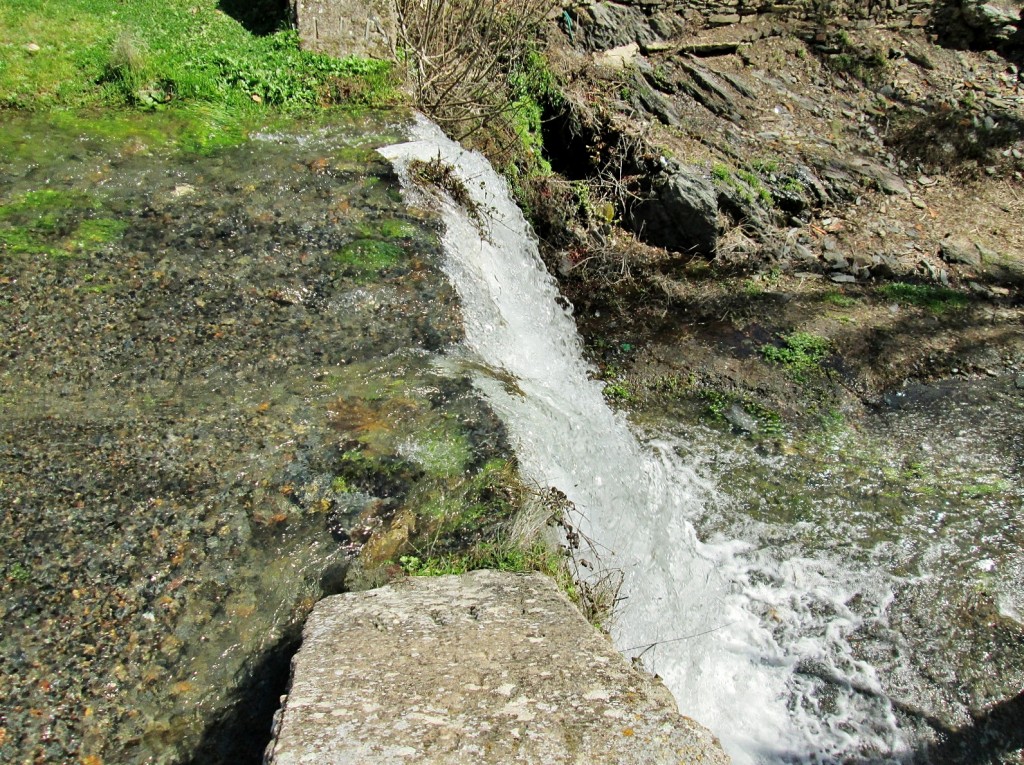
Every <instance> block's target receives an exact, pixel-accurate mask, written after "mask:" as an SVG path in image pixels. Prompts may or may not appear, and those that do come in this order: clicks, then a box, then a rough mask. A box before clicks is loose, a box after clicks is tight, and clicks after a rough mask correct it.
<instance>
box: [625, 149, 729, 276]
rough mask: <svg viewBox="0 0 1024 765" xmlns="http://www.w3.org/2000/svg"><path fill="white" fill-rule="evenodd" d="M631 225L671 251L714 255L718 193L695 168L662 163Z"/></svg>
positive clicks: (651, 240) (635, 208)
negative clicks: (660, 170)
mask: <svg viewBox="0 0 1024 765" xmlns="http://www.w3.org/2000/svg"><path fill="white" fill-rule="evenodd" d="M630 218H631V225H632V228H633V230H634V231H636V232H637V233H638V234H639V235H640V237H641V238H643V239H644V240H645V241H647V242H650V243H651V244H654V245H658V246H659V247H665V248H667V249H669V250H673V251H675V252H685V253H691V252H692V253H697V254H700V255H708V256H711V255H714V254H715V244H716V242H717V239H718V193H717V192H716V190H715V187H714V185H712V183H711V181H710V180H708V179H707V178H705V177H704V175H703V174H701V172H700V170H698V169H697V168H686V167H683V166H682V165H680V164H679V163H678V162H674V161H670V162H667V163H666V166H665V168H664V170H663V171H662V172H661V173H660V174H659V175H658V177H657V178H655V180H654V183H653V184H652V187H651V196H650V198H649V199H647V200H645V201H643V202H641V203H639V204H638V205H636V206H635V207H634V208H633V210H632V211H631V214H630Z"/></svg>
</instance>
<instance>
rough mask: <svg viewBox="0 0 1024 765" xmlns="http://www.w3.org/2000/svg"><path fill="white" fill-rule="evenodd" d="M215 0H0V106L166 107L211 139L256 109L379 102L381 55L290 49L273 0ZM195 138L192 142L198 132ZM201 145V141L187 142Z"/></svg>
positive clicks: (384, 79)
mask: <svg viewBox="0 0 1024 765" xmlns="http://www.w3.org/2000/svg"><path fill="white" fill-rule="evenodd" d="M234 5H238V4H231V3H226V2H223V1H221V2H218V0H131V2H128V3H124V2H119V0H5V2H4V3H3V4H0V30H3V32H2V38H0V109H31V110H48V111H63V112H66V111H69V110H71V111H75V112H83V111H88V110H95V109H97V108H100V109H104V110H105V111H107V113H108V114H109V112H110V110H115V111H155V110H176V111H178V112H179V113H180V114H181V115H182V117H183V118H184V119H186V120H194V121H196V122H198V123H200V124H201V125H202V127H203V130H202V131H200V132H203V133H204V134H207V135H209V136H211V142H212V143H213V144H214V145H215V144H217V143H218V141H217V140H216V139H217V136H218V135H220V136H221V137H222V138H224V139H225V140H228V141H230V139H231V137H232V136H233V135H237V134H238V133H239V132H241V131H240V126H243V125H245V124H246V123H249V122H255V121H259V120H261V119H265V117H266V115H267V112H268V110H272V111H281V112H287V113H294V112H300V113H301V112H303V111H309V110H313V109H318V108H323V107H331V106H338V105H341V106H383V105H387V104H390V103H393V102H394V101H395V100H396V98H397V96H396V91H395V88H394V87H393V82H392V67H391V65H390V64H389V63H388V62H382V61H372V60H367V59H360V58H354V57H349V58H345V59H340V60H339V59H333V58H330V57H327V56H322V55H319V54H314V53H308V52H305V51H302V50H300V49H299V42H298V36H297V35H296V34H295V32H294V31H292V30H291V29H288V28H287V24H285V23H283V22H284V19H283V18H281V17H275V16H274V12H273V9H274V8H275V7H276V4H270V3H266V2H264V3H253V4H249V6H247V7H246V8H245V9H243V10H242V11H239V12H234V11H232V12H233V13H234V15H229V13H227V12H225V11H224V10H223V8H228V9H229V10H231V8H232V7H233V6H234ZM200 143H201V144H203V143H204V142H200ZM199 148H203V146H202V145H201V146H199Z"/></svg>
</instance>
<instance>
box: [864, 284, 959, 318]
mask: <svg viewBox="0 0 1024 765" xmlns="http://www.w3.org/2000/svg"><path fill="white" fill-rule="evenodd" d="M878 293H879V294H880V295H882V296H883V297H885V298H887V299H889V300H895V301H897V302H900V303H908V304H910V305H914V306H918V307H919V308H926V309H927V310H929V311H931V312H932V313H937V314H938V313H944V312H946V311H950V310H956V309H958V308H964V307H966V306H967V304H968V302H969V301H968V298H967V296H966V295H964V294H963V293H962V292H957V291H956V290H951V289H949V288H947V287H935V286H932V285H930V284H908V283H907V282H892V283H890V284H883V285H882V286H881V287H879V288H878Z"/></svg>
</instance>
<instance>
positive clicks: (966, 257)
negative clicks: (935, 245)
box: [939, 239, 981, 268]
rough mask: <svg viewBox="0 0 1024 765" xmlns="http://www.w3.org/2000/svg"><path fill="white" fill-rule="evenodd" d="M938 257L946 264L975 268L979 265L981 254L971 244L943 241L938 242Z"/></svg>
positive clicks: (954, 240) (956, 240)
mask: <svg viewBox="0 0 1024 765" xmlns="http://www.w3.org/2000/svg"><path fill="white" fill-rule="evenodd" d="M939 257H941V258H942V259H943V260H944V261H946V262H947V263H959V264H961V265H965V266H972V267H974V268H977V267H978V266H980V265H981V252H979V251H978V247H977V246H976V245H974V244H973V243H971V242H967V241H963V240H959V239H943V240H942V241H941V242H939Z"/></svg>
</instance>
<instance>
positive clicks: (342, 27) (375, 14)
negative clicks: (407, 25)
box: [291, 0, 398, 58]
mask: <svg viewBox="0 0 1024 765" xmlns="http://www.w3.org/2000/svg"><path fill="white" fill-rule="evenodd" d="M291 9H292V16H293V18H294V19H295V23H296V28H297V30H298V33H299V39H300V41H301V44H302V48H303V49H304V50H311V51H316V52H317V53H326V54H327V55H329V56H337V57H339V58H343V57H345V56H362V57H369V58H391V40H394V39H396V37H397V35H396V31H397V28H398V19H397V14H396V12H395V9H394V7H392V5H391V4H390V3H388V2H384V0H369V2H367V0H360V1H359V2H356V0H291Z"/></svg>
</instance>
